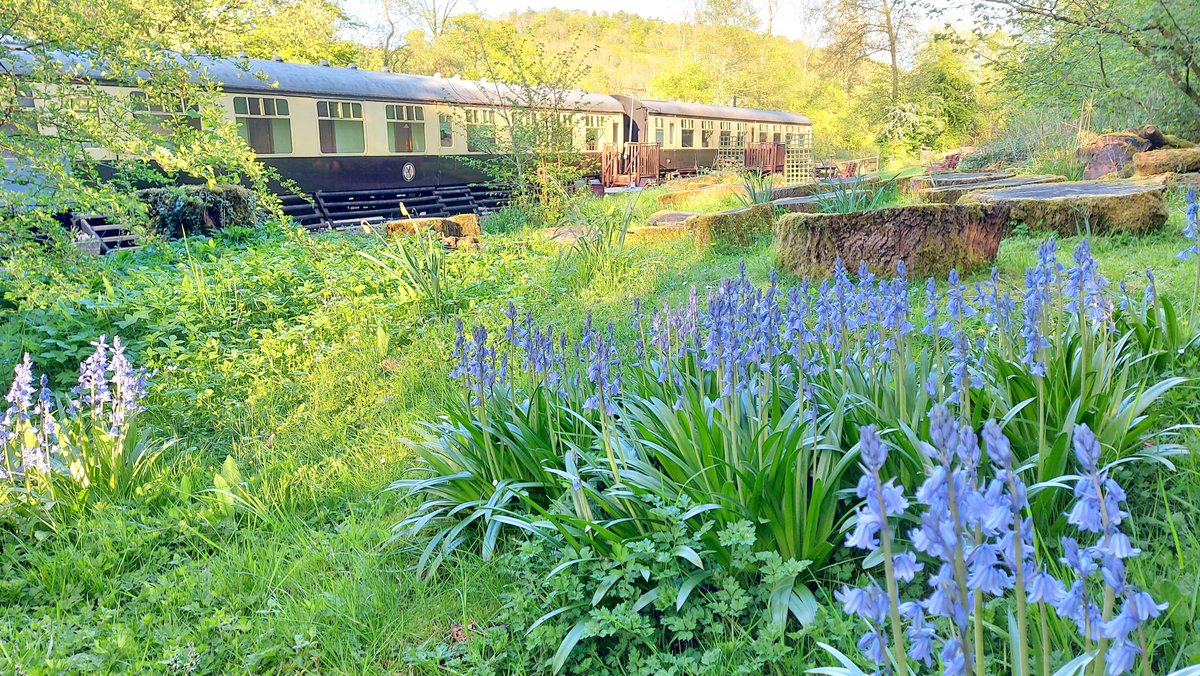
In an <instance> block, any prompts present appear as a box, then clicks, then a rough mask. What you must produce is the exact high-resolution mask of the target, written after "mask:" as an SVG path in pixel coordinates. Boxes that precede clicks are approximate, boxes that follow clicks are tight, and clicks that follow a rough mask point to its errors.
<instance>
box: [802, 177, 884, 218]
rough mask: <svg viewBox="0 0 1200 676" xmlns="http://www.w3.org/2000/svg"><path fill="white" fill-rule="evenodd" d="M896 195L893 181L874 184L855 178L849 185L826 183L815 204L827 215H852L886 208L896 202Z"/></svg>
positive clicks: (837, 182) (838, 182) (835, 182)
mask: <svg viewBox="0 0 1200 676" xmlns="http://www.w3.org/2000/svg"><path fill="white" fill-rule="evenodd" d="M896 195H897V189H896V182H895V181H894V180H892V181H887V182H886V183H883V184H876V183H871V182H868V181H865V180H862V179H861V178H855V179H854V181H852V182H849V183H846V182H842V181H831V182H830V183H828V185H826V186H825V191H824V192H821V193H819V194H818V195H817V204H818V206H819V207H820V209H821V211H822V212H824V213H827V214H852V213H854V212H856V211H870V210H871V209H880V208H882V207H884V206H887V205H888V204H890V203H892V202H894V201H895V200H896Z"/></svg>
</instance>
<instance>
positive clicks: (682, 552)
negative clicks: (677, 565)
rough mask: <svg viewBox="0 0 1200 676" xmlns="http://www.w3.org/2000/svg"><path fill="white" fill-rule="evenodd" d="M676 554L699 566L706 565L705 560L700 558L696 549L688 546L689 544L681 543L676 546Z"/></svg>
mask: <svg viewBox="0 0 1200 676" xmlns="http://www.w3.org/2000/svg"><path fill="white" fill-rule="evenodd" d="M674 554H675V556H678V557H679V558H681V559H686V560H687V561H689V562H691V564H692V565H693V566H695V567H697V568H703V567H704V561H702V560H701V559H700V555H699V554H697V553H696V550H694V549H692V548H691V547H688V546H687V545H679V546H678V547H676V548H675V551H674Z"/></svg>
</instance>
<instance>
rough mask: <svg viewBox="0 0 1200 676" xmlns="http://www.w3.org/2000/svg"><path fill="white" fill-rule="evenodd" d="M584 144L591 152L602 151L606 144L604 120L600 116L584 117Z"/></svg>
mask: <svg viewBox="0 0 1200 676" xmlns="http://www.w3.org/2000/svg"><path fill="white" fill-rule="evenodd" d="M583 142H584V147H585V148H586V149H587V150H589V151H595V150H599V149H600V144H601V143H603V142H604V118H603V117H601V116H600V115H584V116H583Z"/></svg>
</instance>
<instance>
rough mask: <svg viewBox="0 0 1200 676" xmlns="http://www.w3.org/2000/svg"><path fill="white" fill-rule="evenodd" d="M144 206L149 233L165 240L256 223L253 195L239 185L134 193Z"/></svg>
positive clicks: (151, 189)
mask: <svg viewBox="0 0 1200 676" xmlns="http://www.w3.org/2000/svg"><path fill="white" fill-rule="evenodd" d="M137 197H138V199H139V200H141V201H142V202H144V203H145V204H146V206H147V210H148V215H149V217H150V232H152V233H154V234H157V235H161V236H163V237H166V238H168V239H174V238H176V237H183V236H185V235H189V236H190V235H212V234H213V233H215V232H217V231H219V230H222V229H224V228H227V227H229V226H243V227H244V226H250V225H254V224H255V222H256V221H257V218H256V214H255V202H256V198H255V196H254V193H253V192H251V191H249V190H247V189H246V188H244V187H242V186H240V185H213V186H200V185H182V186H173V187H169V188H147V189H145V190H139V191H138V193H137Z"/></svg>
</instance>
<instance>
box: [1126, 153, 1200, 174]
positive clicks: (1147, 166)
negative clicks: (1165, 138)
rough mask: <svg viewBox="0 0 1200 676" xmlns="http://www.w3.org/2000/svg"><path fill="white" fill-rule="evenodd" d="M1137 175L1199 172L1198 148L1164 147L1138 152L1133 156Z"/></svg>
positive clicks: (1199, 158) (1199, 157)
mask: <svg viewBox="0 0 1200 676" xmlns="http://www.w3.org/2000/svg"><path fill="white" fill-rule="evenodd" d="M1133 165H1134V167H1136V170H1137V175H1138V176H1156V175H1158V174H1170V173H1176V174H1187V173H1192V172H1200V148H1164V149H1162V150H1149V151H1147V152H1144V153H1138V154H1137V155H1135V156H1134V158H1133Z"/></svg>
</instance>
